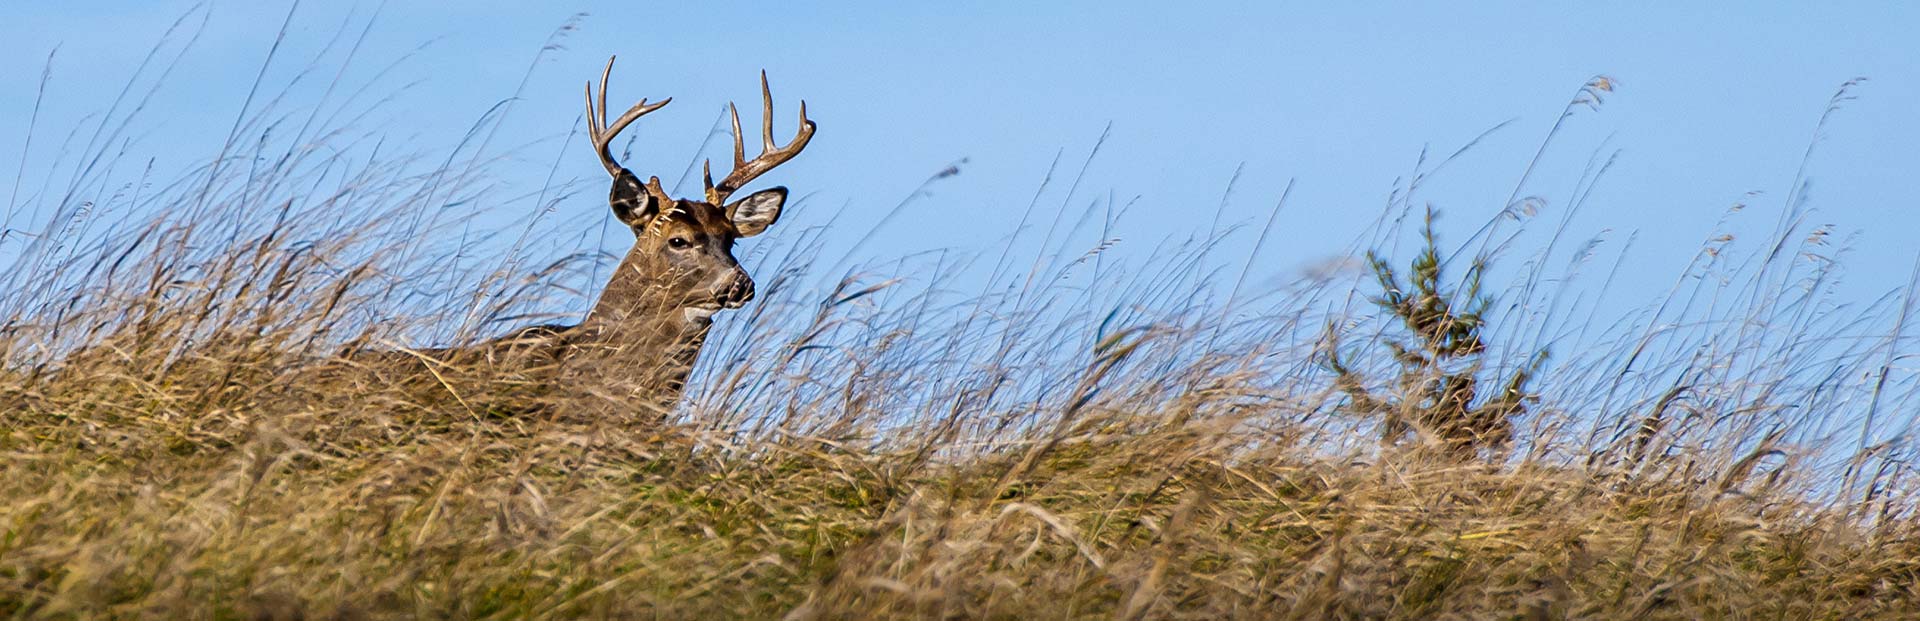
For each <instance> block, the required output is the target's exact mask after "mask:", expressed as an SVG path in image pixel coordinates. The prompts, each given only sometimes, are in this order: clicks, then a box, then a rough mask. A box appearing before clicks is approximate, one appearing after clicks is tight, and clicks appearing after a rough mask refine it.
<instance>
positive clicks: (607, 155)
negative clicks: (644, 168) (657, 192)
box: [587, 56, 673, 194]
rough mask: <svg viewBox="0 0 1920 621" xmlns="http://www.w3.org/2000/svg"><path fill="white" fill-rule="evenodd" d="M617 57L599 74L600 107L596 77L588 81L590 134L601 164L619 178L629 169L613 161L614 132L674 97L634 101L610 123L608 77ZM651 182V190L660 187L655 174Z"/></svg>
mask: <svg viewBox="0 0 1920 621" xmlns="http://www.w3.org/2000/svg"><path fill="white" fill-rule="evenodd" d="M614 58H615V57H613V56H609V57H607V70H606V71H605V72H603V73H601V74H600V105H599V107H598V109H597V111H596V108H595V107H594V100H593V81H592V80H588V81H587V135H588V136H589V137H590V138H592V139H593V150H594V151H595V152H597V153H599V154H600V165H601V166H605V167H606V168H607V174H609V175H613V176H614V178H616V179H618V178H619V177H620V172H621V171H624V170H626V168H624V167H622V166H620V163H619V162H615V161H613V150H612V147H613V138H614V136H618V135H620V131H621V130H624V129H626V128H627V126H628V125H631V124H633V122H634V121H636V120H638V119H639V118H640V117H643V116H646V115H647V114H648V113H650V112H653V111H654V110H659V109H660V108H661V107H663V106H666V105H667V104H668V103H669V102H672V101H673V98H672V97H668V98H666V99H662V100H660V102H659V103H656V104H652V105H648V104H647V100H645V99H641V100H640V103H637V104H634V105H633V107H632V108H629V109H627V113H626V114H622V115H620V118H618V119H614V121H613V123H611V124H609V123H607V78H608V77H610V76H612V75H613V59H614ZM648 185H649V187H648V188H647V189H648V190H654V189H656V188H658V187H659V185H660V179H659V178H658V177H656V178H654V179H653V180H652V181H651V182H649V184H648ZM662 194H665V193H664V192H662Z"/></svg>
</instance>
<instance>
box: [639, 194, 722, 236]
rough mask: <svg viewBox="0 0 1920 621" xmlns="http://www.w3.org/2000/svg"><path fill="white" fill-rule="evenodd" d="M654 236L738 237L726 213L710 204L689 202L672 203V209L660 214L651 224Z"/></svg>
mask: <svg viewBox="0 0 1920 621" xmlns="http://www.w3.org/2000/svg"><path fill="white" fill-rule="evenodd" d="M653 231H654V232H655V233H656V234H667V235H683V236H686V235H704V236H706V237H708V238H722V237H725V238H731V237H735V236H738V235H739V231H737V230H736V229H734V226H733V221H731V220H728V219H727V211H726V210H725V209H722V208H720V207H718V206H715V205H713V204H712V203H706V202H701V201H690V200H678V201H674V205H673V207H672V208H670V209H667V210H666V211H664V212H662V213H661V214H660V217H659V218H658V219H656V220H655V221H654V223H653Z"/></svg>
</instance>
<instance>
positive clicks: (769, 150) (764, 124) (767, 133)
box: [601, 70, 815, 205]
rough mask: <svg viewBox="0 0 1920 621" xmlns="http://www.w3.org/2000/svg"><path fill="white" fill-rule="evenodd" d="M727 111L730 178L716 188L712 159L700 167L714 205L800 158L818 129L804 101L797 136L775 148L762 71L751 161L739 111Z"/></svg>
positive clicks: (770, 106)
mask: <svg viewBox="0 0 1920 621" xmlns="http://www.w3.org/2000/svg"><path fill="white" fill-rule="evenodd" d="M601 90H603V91H604V90H606V87H605V86H602V87H601ZM603 94H604V93H603ZM660 103H663V104H664V103H666V102H664V101H663V102H660ZM727 109H728V110H729V111H730V112H731V113H732V115H733V171H732V172H729V173H727V178H725V179H721V180H720V185H714V184H713V167H712V164H713V162H712V161H711V160H709V161H708V162H707V163H705V164H702V165H701V174H702V175H704V176H705V177H706V183H707V202H709V203H712V204H715V205H721V204H724V203H726V202H727V197H728V196H732V195H733V193H734V192H735V191H736V190H739V189H740V187H741V186H744V185H746V184H747V182H750V181H753V179H754V178H755V177H759V176H760V175H764V174H766V173H767V171H769V170H773V168H774V167H775V166H779V165H781V164H785V163H786V162H787V160H791V159H793V156H795V155H799V154H800V150H801V149H805V148H807V141H809V140H813V130H814V129H815V125H814V123H813V121H809V120H807V102H806V101H804V100H803V101H801V102H800V129H799V131H798V132H796V133H795V134H794V136H793V140H792V141H790V142H788V143H787V146H784V147H775V146H774V144H773V91H772V90H771V89H768V88H767V72H766V71H764V70H763V71H761V72H760V109H761V115H760V142H761V147H760V155H759V156H758V157H755V158H753V161H751V162H749V161H747V149H746V146H745V145H744V144H742V143H741V140H740V108H739V107H737V106H734V105H733V104H727Z"/></svg>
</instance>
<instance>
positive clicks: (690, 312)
mask: <svg viewBox="0 0 1920 621" xmlns="http://www.w3.org/2000/svg"><path fill="white" fill-rule="evenodd" d="M681 312H682V313H685V314H686V317H687V321H712V320H713V314H714V313H718V312H720V307H717V306H689V307H686V308H685V309H682V310H681Z"/></svg>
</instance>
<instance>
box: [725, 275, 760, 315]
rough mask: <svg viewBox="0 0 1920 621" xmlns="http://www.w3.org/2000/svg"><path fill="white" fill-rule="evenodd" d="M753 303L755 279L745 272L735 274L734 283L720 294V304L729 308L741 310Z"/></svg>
mask: <svg viewBox="0 0 1920 621" xmlns="http://www.w3.org/2000/svg"><path fill="white" fill-rule="evenodd" d="M751 301H753V278H751V277H748V276H747V273H746V272H744V271H738V272H734V277H733V283H732V284H730V285H728V286H727V290H726V291H725V292H723V293H721V294H720V304H721V305H723V306H726V307H727V308H740V307H742V306H746V305H747V302H751Z"/></svg>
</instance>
